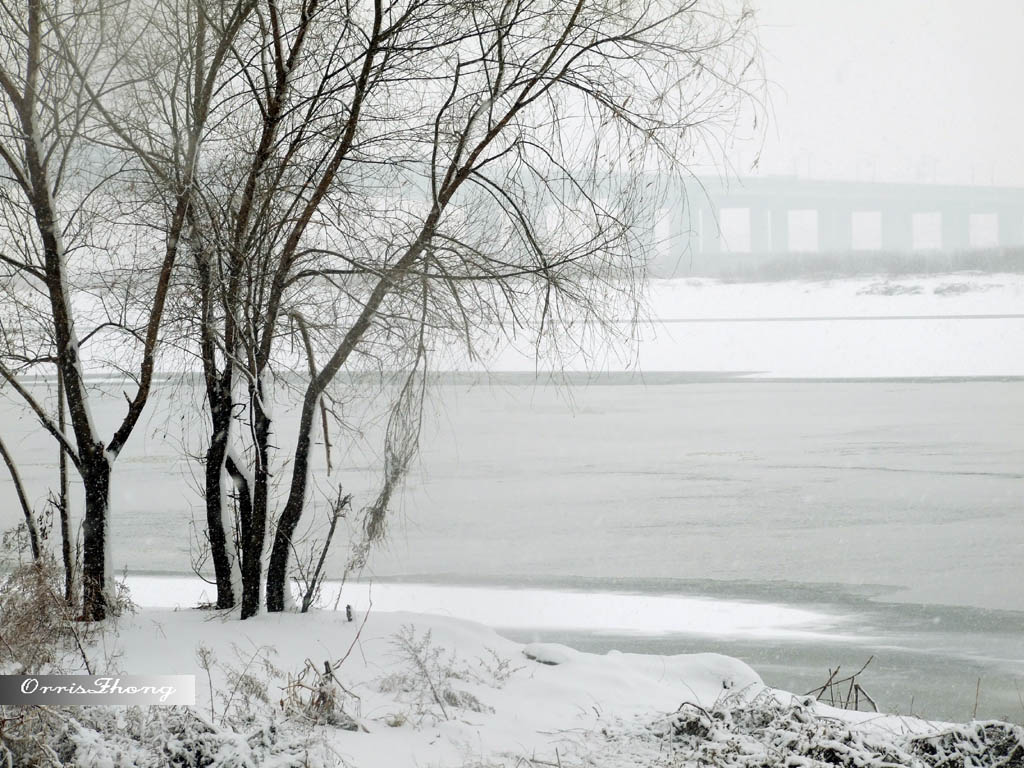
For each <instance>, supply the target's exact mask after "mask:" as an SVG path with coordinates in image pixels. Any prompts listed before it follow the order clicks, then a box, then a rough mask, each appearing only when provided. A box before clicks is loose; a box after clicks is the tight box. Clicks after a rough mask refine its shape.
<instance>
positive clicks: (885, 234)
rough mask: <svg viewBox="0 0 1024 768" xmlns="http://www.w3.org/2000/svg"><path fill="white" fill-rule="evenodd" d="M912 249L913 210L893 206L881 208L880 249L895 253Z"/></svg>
mask: <svg viewBox="0 0 1024 768" xmlns="http://www.w3.org/2000/svg"><path fill="white" fill-rule="evenodd" d="M913 249H914V212H913V211H912V210H911V209H908V208H898V207H895V206H892V207H888V208H883V209H882V250H883V251H890V252H895V253H900V252H907V251H912V250H913Z"/></svg>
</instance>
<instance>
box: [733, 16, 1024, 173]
mask: <svg viewBox="0 0 1024 768" xmlns="http://www.w3.org/2000/svg"><path fill="white" fill-rule="evenodd" d="M754 2H755V3H756V5H757V7H758V8H759V11H758V18H759V21H760V27H761V41H762V45H763V48H764V55H765V67H766V70H767V75H768V78H769V80H770V81H771V82H772V85H771V109H772V112H773V116H772V117H771V119H770V120H769V126H768V136H767V137H766V144H765V146H764V149H763V151H762V153H761V160H760V172H761V173H771V174H794V173H795V174H797V175H800V176H805V177H813V178H842V179H857V180H862V181H872V180H876V181H921V182H937V183H955V184H956V183H966V184H970V183H974V184H985V185H987V184H997V185H1011V186H1024V150H1022V148H1021V142H1022V141H1024V0H754ZM737 150H738V152H737V154H736V155H735V156H734V157H733V158H732V159H733V162H734V163H735V171H736V172H737V173H740V174H741V175H746V174H747V173H749V172H750V164H751V160H752V157H753V151H752V147H750V146H749V145H748V146H743V147H737Z"/></svg>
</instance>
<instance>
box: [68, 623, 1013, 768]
mask: <svg viewBox="0 0 1024 768" xmlns="http://www.w3.org/2000/svg"><path fill="white" fill-rule="evenodd" d="M353 619H354V620H353V621H351V622H350V621H347V620H346V617H345V614H344V613H343V612H331V611H325V612H315V613H311V614H307V615H296V614H278V615H270V616H268V615H262V616H259V617H257V618H255V619H252V620H249V621H246V622H244V623H243V622H239V621H237V620H236V619H235V618H233V617H228V616H223V615H218V614H214V613H210V612H205V611H197V610H189V609H186V610H180V611H166V610H153V609H146V610H142V611H140V612H138V613H137V614H135V615H133V616H125V617H123V618H122V619H121V620H120V621H119V623H118V626H117V628H116V630H111V631H110V632H108V633H107V635H106V636H105V637H104V639H103V642H102V643H101V644H98V645H97V646H96V647H95V649H94V650H93V652H92V653H93V657H94V664H95V665H97V666H98V667H101V666H103V665H104V664H106V665H109V667H104V668H105V669H107V670H108V671H112V670H113V669H117V670H119V671H121V672H122V673H136V674H141V673H145V674H190V675H195V676H196V681H197V686H196V687H197V703H196V706H195V707H194V708H193V709H191V710H189V711H187V712H183V711H180V710H179V711H175V712H166V711H165V712H160V713H158V712H157V711H156V710H149V711H148V712H145V713H136V715H131V714H130V713H129V714H124V713H123V710H122V714H121V715H116V716H114V715H111V714H110V713H109V712H107V713H100V712H97V711H95V710H94V711H92V712H91V713H90V712H83V713H81V716H80V717H78V716H75V717H77V718H78V722H77V723H76V725H75V726H74V728H73V729H72V731H71V733H70V736H69V737H68V739H67V740H66V741H67V744H66V747H65V748H66V749H68V750H71V751H73V752H74V757H75V760H76V761H77V762H76V763H75V764H76V765H79V766H82V768H94V767H95V768H100V766H104V767H106V766H135V765H139V766H142V765H154V766H155V765H166V764H173V765H204V766H205V765H209V766H214V767H215V768H227V767H228V766H231V768H243V767H244V768H247V767H248V766H321V765H322V766H336V765H347V766H353V767H354V768H378V767H379V768H405V767H406V766H408V767H409V768H413V767H416V768H418V767H420V766H437V767H438V768H441V767H442V766H443V767H447V766H452V767H453V768H464V767H467V766H474V768H479V767H481V766H488V767H491V766H493V767H495V768H496V767H497V766H509V767H511V766H563V767H564V768H570V767H575V766H584V765H586V766H592V767H594V768H626V766H630V767H632V766H690V765H698V764H701V765H713V766H755V765H758V766H761V765H801V766H825V765H835V764H839V765H858V766H881V765H889V766H892V765H907V766H922V767H924V766H934V765H938V764H940V762H941V759H940V758H941V757H942V755H943V754H948V753H950V751H951V750H960V751H961V752H962V753H963V754H965V755H967V754H971V755H974V757H975V759H976V762H974V763H972V765H979V766H984V765H995V764H996V758H1000V757H1002V758H1006V757H1009V758H1010V762H1008V763H1003V764H1006V765H1018V764H1019V760H1020V759H1021V758H1022V757H1024V729H1021V728H1019V727H1015V726H1002V725H999V726H986V725H984V724H982V725H977V724H975V725H971V726H966V727H953V726H949V725H945V724H941V723H929V722H926V721H922V720H919V719H916V718H908V717H898V716H891V715H878V714H875V713H873V712H863V711H862V712H854V711H850V710H839V709H834V708H832V707H828V706H825V705H823V704H820V703H816V702H812V701H811V700H809V699H807V698H806V697H798V696H794V695H792V694H790V693H786V692H782V691H777V690H773V689H770V688H767V687H766V686H764V684H763V683H762V681H761V678H760V677H759V676H758V675H757V673H756V672H755V671H754V670H752V669H751V668H750V667H748V666H747V665H746V664H743V663H742V662H740V661H737V660H735V659H732V658H729V657H727V656H722V655H718V654H692V655H677V656H655V655H642V654H629V653H618V652H611V653H608V654H604V655H595V654H588V653H580V652H578V651H574V650H573V649H571V648H568V647H565V646H560V645H554V644H526V645H523V644H519V643H515V642H512V641H510V640H507V639H505V638H503V637H501V636H499V635H497V634H496V633H494V632H493V631H492V630H490V629H488V628H486V627H484V626H482V625H479V624H475V623H471V622H466V621H462V620H458V619H452V618H445V617H440V616H437V615H430V614H419V613H408V612H383V611H371V612H370V614H369V616H367V615H366V614H364V613H362V612H358V611H357V612H356V613H355V615H354V616H353ZM325 665H327V666H329V667H330V670H331V671H330V677H328V676H327V675H325V674H324V673H323V670H324V669H325ZM147 718H148V719H147ZM143 722H144V723H148V725H147V726H146V727H142V725H140V723H143ZM118 723H120V727H118ZM154 752H156V753H158V754H156V756H155V757H154V756H153V753H154ZM160 759H163V760H164V761H165V762H159V760H160ZM188 760H193V761H194V762H188ZM207 760H209V761H212V762H206V761H207ZM1013 760H1017V761H1018V762H1013ZM957 764H961V763H957Z"/></svg>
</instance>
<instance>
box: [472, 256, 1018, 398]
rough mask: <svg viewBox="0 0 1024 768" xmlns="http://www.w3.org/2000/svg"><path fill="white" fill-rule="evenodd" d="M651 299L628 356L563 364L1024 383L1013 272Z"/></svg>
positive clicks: (520, 365) (664, 293)
mask: <svg viewBox="0 0 1024 768" xmlns="http://www.w3.org/2000/svg"><path fill="white" fill-rule="evenodd" d="M649 303H650V305H649V311H648V316H649V318H650V320H649V322H647V323H644V324H641V325H640V326H639V327H638V328H637V329H636V331H635V334H636V336H637V337H638V339H639V343H638V344H637V346H636V347H634V348H633V349H632V350H631V354H619V355H615V354H608V355H601V354H595V353H594V351H593V350H588V354H587V355H578V356H575V357H574V356H571V355H570V356H567V357H566V358H565V364H566V367H568V368H570V369H578V370H583V369H591V368H593V367H594V365H595V362H596V364H597V365H598V366H599V367H602V368H607V369H609V370H622V369H626V368H635V369H638V370H640V371H648V372H650V371H718V372H722V371H735V372H744V373H747V374H749V375H757V376H768V377H774V378H779V377H795V378H844V377H849V378H872V377H928V376H974V377H976V376H1021V375H1024V344H1022V343H1021V339H1024V275H1021V274H979V273H955V274H948V275H928V276H900V277H882V276H875V277H863V278H845V279H838V280H831V281H826V282H819V281H808V280H789V281H783V282H778V283H724V282H720V281H718V280H710V279H693V280H681V279H674V280H656V281H653V283H652V286H651V291H650V297H649ZM486 364H487V365H488V367H490V368H491V369H492V370H500V371H513V370H532V369H533V367H534V365H533V361H532V358H531V356H530V354H529V352H528V351H526V350H522V349H520V350H516V349H513V348H505V349H503V350H502V351H501V352H500V353H499V354H498V355H496V356H495V358H494V359H491V360H488V361H487V363H486ZM541 367H543V366H541Z"/></svg>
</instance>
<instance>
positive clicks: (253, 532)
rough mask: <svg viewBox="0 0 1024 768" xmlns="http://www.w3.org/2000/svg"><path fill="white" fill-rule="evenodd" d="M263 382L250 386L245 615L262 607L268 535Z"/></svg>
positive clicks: (267, 431) (267, 437)
mask: <svg viewBox="0 0 1024 768" xmlns="http://www.w3.org/2000/svg"><path fill="white" fill-rule="evenodd" d="M266 394H267V393H265V392H264V391H263V387H262V385H257V386H256V387H250V403H251V408H252V419H253V432H254V438H255V440H254V442H255V446H254V447H255V453H256V461H255V471H254V478H253V481H254V487H253V496H252V514H251V517H250V521H249V526H248V528H249V531H248V534H249V535H248V536H247V537H245V557H244V558H243V560H242V616H241V617H242V618H243V619H248V618H249V617H250V616H255V615H256V614H257V613H259V610H260V581H261V579H262V576H263V546H264V543H265V542H266V535H267V504H268V500H269V493H270V470H269V467H268V465H267V461H268V459H269V454H270V451H269V447H270V421H271V420H270V417H269V416H268V415H267V411H266V409H265V408H264V406H263V397H264V396H265V395H266Z"/></svg>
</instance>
